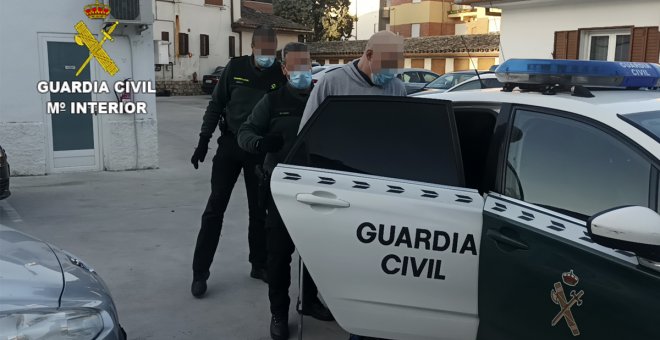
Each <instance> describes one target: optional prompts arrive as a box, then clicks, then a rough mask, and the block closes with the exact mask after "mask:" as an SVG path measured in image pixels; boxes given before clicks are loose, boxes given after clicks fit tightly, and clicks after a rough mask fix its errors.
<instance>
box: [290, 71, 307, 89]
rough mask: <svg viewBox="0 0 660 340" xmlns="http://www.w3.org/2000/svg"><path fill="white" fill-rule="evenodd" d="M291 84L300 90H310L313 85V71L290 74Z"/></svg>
mask: <svg viewBox="0 0 660 340" xmlns="http://www.w3.org/2000/svg"><path fill="white" fill-rule="evenodd" d="M289 84H291V86H293V87H294V88H296V89H298V90H304V89H308V88H309V86H310V85H312V71H292V72H289Z"/></svg>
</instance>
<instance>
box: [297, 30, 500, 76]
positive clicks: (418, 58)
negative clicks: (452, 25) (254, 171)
mask: <svg viewBox="0 0 660 340" xmlns="http://www.w3.org/2000/svg"><path fill="white" fill-rule="evenodd" d="M499 42H500V36H499V35H498V34H475V35H467V36H464V37H463V38H461V37H460V36H434V37H420V38H406V39H405V40H404V58H405V59H404V67H406V68H410V67H414V68H425V69H427V70H431V71H433V72H435V73H438V74H444V73H446V72H453V71H463V70H471V69H478V70H487V69H488V68H490V67H491V66H492V65H495V64H498V63H499ZM366 45H367V41H366V40H357V41H355V40H350V41H326V42H316V43H310V52H311V55H312V59H313V60H316V61H317V62H319V63H321V64H344V63H347V62H350V61H351V60H354V59H356V58H359V57H360V56H361V55H362V53H363V52H364V49H365V47H366ZM466 46H467V48H466Z"/></svg>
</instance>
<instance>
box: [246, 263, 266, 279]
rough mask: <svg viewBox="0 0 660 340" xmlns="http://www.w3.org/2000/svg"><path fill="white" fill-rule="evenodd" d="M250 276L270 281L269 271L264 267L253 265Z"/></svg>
mask: <svg viewBox="0 0 660 340" xmlns="http://www.w3.org/2000/svg"><path fill="white" fill-rule="evenodd" d="M250 277H252V278H253V279H257V280H261V281H263V282H266V283H268V272H267V271H266V268H264V267H258V266H255V265H252V270H251V271H250Z"/></svg>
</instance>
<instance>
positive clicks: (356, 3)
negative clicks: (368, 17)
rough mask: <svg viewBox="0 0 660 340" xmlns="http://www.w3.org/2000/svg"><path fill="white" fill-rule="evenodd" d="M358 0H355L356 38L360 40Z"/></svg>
mask: <svg viewBox="0 0 660 340" xmlns="http://www.w3.org/2000/svg"><path fill="white" fill-rule="evenodd" d="M357 6H358V0H355V40H358V9H357Z"/></svg>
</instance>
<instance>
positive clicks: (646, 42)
mask: <svg viewBox="0 0 660 340" xmlns="http://www.w3.org/2000/svg"><path fill="white" fill-rule="evenodd" d="M659 59H660V31H658V26H654V27H635V28H633V30H632V48H631V49H630V61H638V62H639V61H642V62H644V61H645V62H650V63H657V62H658V61H659Z"/></svg>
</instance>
